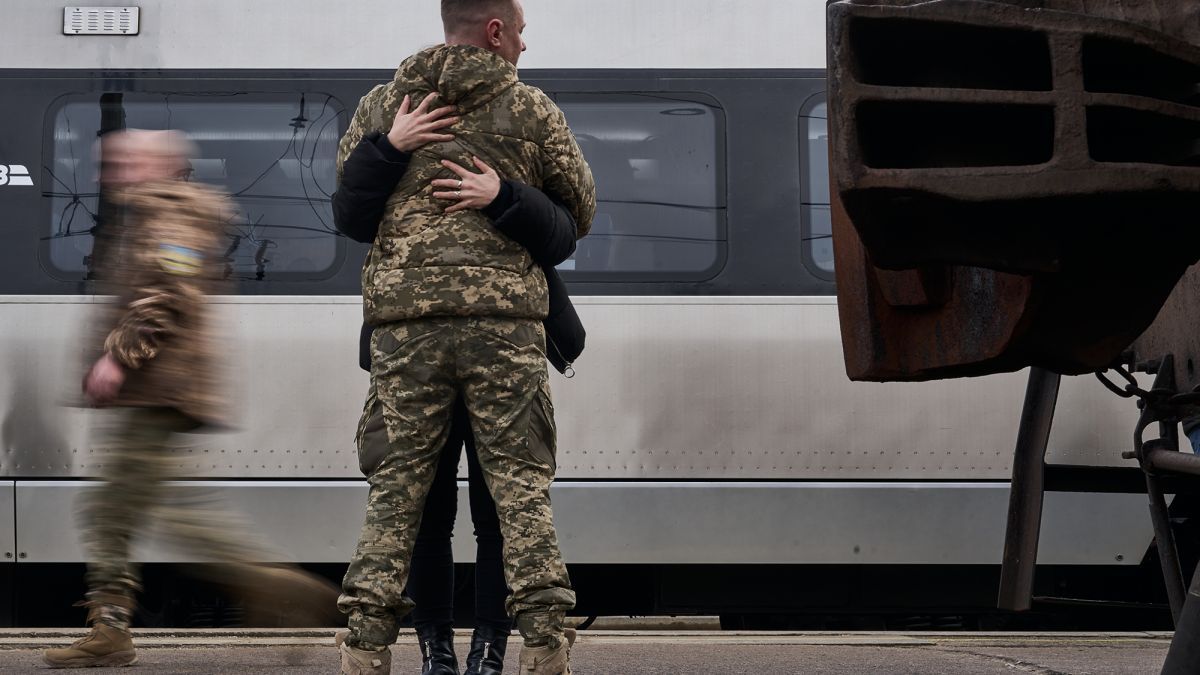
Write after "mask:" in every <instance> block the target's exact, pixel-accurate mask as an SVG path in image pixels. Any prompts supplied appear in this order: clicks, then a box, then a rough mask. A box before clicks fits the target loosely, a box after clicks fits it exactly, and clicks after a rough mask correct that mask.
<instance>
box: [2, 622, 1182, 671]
mask: <svg viewBox="0 0 1200 675" xmlns="http://www.w3.org/2000/svg"><path fill="white" fill-rule="evenodd" d="M82 634H83V631H81V630H46V629H35V630H15V629H5V630H0V673H28V672H31V671H36V670H45V667H44V666H43V665H42V663H41V658H40V650H41V649H43V648H45V647H48V646H57V645H63V644H69V643H70V642H71V641H73V640H74V639H76V638H78V637H79V636H80V635H82ZM1170 638H1171V636H1170V634H1169V633H826V632H779V633H775V632H762V633H759V632H755V633H749V632H720V631H696V630H691V631H619V630H589V631H585V632H583V633H581V634H580V639H579V642H578V643H576V646H575V650H574V652H573V658H572V661H573V667H574V670H575V672H576V673H577V674H578V675H681V674H684V673H720V674H736V673H747V674H749V673H813V674H821V675H824V674H833V673H871V674H873V675H883V674H887V675H916V674H921V675H926V674H929V675H941V674H945V675H951V674H953V675H985V674H992V673H996V674H999V673H1006V674H1010V675H1011V674H1012V673H1039V674H1042V675H1060V674H1063V675H1065V674H1069V675H1076V674H1079V675H1083V674H1085V673H1086V674H1089V675H1110V674H1111V675H1127V674H1141V673H1146V674H1152V673H1158V672H1159V669H1160V668H1161V666H1162V661H1163V659H1164V658H1165V657H1166V651H1167V647H1168V646H1169V644H1170ZM135 640H136V642H137V644H138V647H139V658H140V661H139V665H138V666H137V668H136V670H135V671H121V672H135V673H239V674H246V673H281V674H282V673H287V674H297V675H298V674H301V673H305V674H306V673H335V672H337V663H338V657H337V653H336V651H335V650H334V648H333V631H332V630H327V629H321V630H299V631H298V630H278V631H272V630H249V631H231V630H202V631H196V630H189V631H173V630H138V631H136V634H135ZM514 642H515V641H514ZM458 651H459V654H460V657H461V656H462V655H465V652H466V639H465V635H464V637H463V639H462V640H460V644H459V650H458ZM505 671H506V672H513V673H515V672H516V649H515V648H514V650H513V651H512V653H510V654H509V659H508V664H507V667H506V669H505ZM88 672H97V671H94V670H89V671H88ZM392 672H394V673H413V674H414V675H415V674H416V673H419V672H420V653H419V652H418V650H417V647H416V644H415V642H414V638H413V636H412V634H411V633H407V634H402V635H401V637H400V642H399V644H398V645H397V646H396V647H394V648H393V662H392Z"/></svg>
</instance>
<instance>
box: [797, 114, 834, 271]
mask: <svg viewBox="0 0 1200 675" xmlns="http://www.w3.org/2000/svg"><path fill="white" fill-rule="evenodd" d="M827 116H828V115H827V113H826V106H825V101H824V97H822V99H821V101H820V102H819V103H817V104H816V105H813V106H812V107H810V108H809V110H808V112H807V113H805V117H804V118H802V119H801V120H800V123H801V126H802V129H801V131H803V132H806V134H805V136H806V137H807V139H808V147H806V148H805V149H804V153H805V155H804V156H805V158H806V161H805V167H804V177H805V178H804V181H805V184H804V190H803V193H802V194H803V195H804V211H803V218H804V223H803V227H804V257H805V259H806V261H807V262H808V264H810V265H812V266H813V267H815V268H816V269H817V270H820V271H822V272H832V271H833V230H832V228H831V224H830V219H829V125H828V123H827V121H826V118H827Z"/></svg>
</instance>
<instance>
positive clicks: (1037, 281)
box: [828, 0, 1200, 384]
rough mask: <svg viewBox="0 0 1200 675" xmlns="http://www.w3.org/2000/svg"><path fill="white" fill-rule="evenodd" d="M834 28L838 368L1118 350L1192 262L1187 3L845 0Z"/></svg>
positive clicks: (871, 371) (1005, 364) (1103, 361)
mask: <svg viewBox="0 0 1200 675" xmlns="http://www.w3.org/2000/svg"><path fill="white" fill-rule="evenodd" d="M828 28H829V108H830V144H831V153H830V156H831V158H832V161H831V178H832V185H833V190H832V192H833V194H832V195H831V201H832V203H833V218H834V220H833V234H834V244H835V254H836V267H837V283H838V302H839V308H840V313H841V321H842V335H843V344H844V348H845V354H846V365H847V370H848V373H849V375H850V377H851V378H852V379H856V380H925V379H935V378H943V377H959V376H971V375H983V374H988V373H995V372H1002V371H1012V370H1017V369H1020V368H1023V367H1025V366H1030V365H1033V366H1041V367H1045V368H1047V369H1049V370H1052V371H1054V372H1057V373H1063V374H1079V373H1085V372H1090V371H1094V370H1097V369H1102V368H1104V367H1106V366H1108V365H1109V364H1111V363H1113V362H1114V361H1115V360H1117V359H1118V357H1119V356H1120V355H1121V354H1122V353H1123V352H1124V351H1125V350H1126V349H1127V348H1128V347H1129V346H1130V343H1131V342H1133V340H1134V339H1135V338H1137V337H1138V336H1139V335H1141V334H1142V333H1143V332H1144V331H1145V330H1146V329H1147V327H1148V326H1150V325H1151V323H1152V322H1153V321H1154V319H1155V317H1156V315H1157V314H1158V312H1159V309H1160V307H1161V306H1162V305H1163V303H1164V302H1165V301H1166V300H1167V298H1168V296H1169V295H1170V294H1171V291H1172V289H1173V288H1174V287H1175V285H1176V282H1177V281H1178V280H1179V279H1180V277H1181V275H1183V274H1184V272H1185V270H1187V268H1188V267H1189V266H1190V265H1192V264H1193V263H1195V262H1196V261H1197V258H1198V257H1200V222H1197V221H1198V220H1200V2H1197V1H1196V0H932V1H931V0H836V1H832V2H829V4H828ZM1177 304H1182V303H1177ZM1195 316H1196V317H1197V318H1198V319H1200V313H1196V315H1195ZM1192 325H1193V326H1196V325H1200V324H1196V323H1193V324H1192ZM1160 342H1161V340H1160ZM1186 361H1187V360H1186V359H1181V360H1180V361H1179V368H1180V369H1181V374H1183V373H1182V369H1183V368H1184V364H1185V362H1186ZM1198 362H1200V361H1198ZM1181 379H1182V378H1181ZM1191 379H1194V378H1189V381H1191ZM1193 384H1194V382H1193Z"/></svg>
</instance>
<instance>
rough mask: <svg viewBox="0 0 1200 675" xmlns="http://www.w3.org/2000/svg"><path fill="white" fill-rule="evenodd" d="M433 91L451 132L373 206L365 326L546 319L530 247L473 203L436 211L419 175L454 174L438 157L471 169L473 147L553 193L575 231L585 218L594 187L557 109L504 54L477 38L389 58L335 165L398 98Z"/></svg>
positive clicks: (385, 126)
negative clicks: (451, 118)
mask: <svg viewBox="0 0 1200 675" xmlns="http://www.w3.org/2000/svg"><path fill="white" fill-rule="evenodd" d="M431 92H437V94H438V98H437V99H436V100H435V107H436V106H441V105H447V104H452V105H455V106H457V107H458V115H459V116H460V117H461V121H460V122H459V123H458V124H456V125H455V126H454V127H453V130H452V133H453V134H454V135H455V139H454V140H453V141H451V142H448V143H435V144H431V145H427V146H425V147H422V148H420V149H418V150H417V151H416V152H414V153H413V157H412V161H411V162H410V163H409V167H408V171H407V172H406V173H405V175H404V178H403V179H401V181H400V183H399V184H398V185H397V186H396V189H395V191H394V192H393V193H392V196H391V197H390V198H389V199H388V202H387V207H386V208H385V209H384V214H383V220H382V222H381V223H380V227H379V234H378V235H377V236H376V239H375V242H374V245H373V246H372V247H371V252H370V254H369V256H368V258H367V262H366V264H365V265H364V267H363V275H362V282H363V313H364V315H365V317H366V320H367V322H368V323H371V324H374V325H378V324H381V323H387V322H390V321H400V320H405V319H415V318H422V317H431V316H497V317H514V318H529V319H542V318H544V317H545V316H546V311H547V305H548V292H547V289H546V278H545V275H544V274H543V272H542V270H541V268H540V267H539V266H538V265H537V263H536V262H534V260H533V258H532V257H531V256H530V254H529V252H528V251H527V250H526V249H525V248H524V247H523V246H521V245H520V244H518V243H517V242H515V241H513V240H512V239H510V238H508V237H507V236H505V235H504V234H503V233H501V232H499V231H498V230H497V229H496V228H494V227H492V225H491V223H490V222H489V220H488V218H487V217H486V216H485V215H483V214H482V213H481V212H479V211H476V210H466V211H459V212H457V213H453V214H449V215H447V214H445V213H444V209H445V207H446V206H448V205H449V203H447V202H444V201H440V200H436V199H434V198H433V197H432V192H433V189H431V188H430V185H429V183H430V181H432V180H433V179H435V178H455V177H456V176H455V175H454V174H453V173H452V172H450V171H449V170H447V169H446V168H444V167H443V166H442V165H441V164H440V162H441V160H442V159H449V160H451V161H454V162H456V163H457V164H459V165H460V166H464V167H470V168H472V170H474V165H473V164H472V162H471V157H472V156H477V157H479V158H480V159H482V160H483V161H484V162H486V163H487V164H488V165H489V166H491V167H492V168H494V169H495V170H496V171H497V172H498V173H499V174H500V176H501V178H507V179H511V180H515V181H519V182H522V183H525V184H527V185H532V186H533V187H536V188H539V189H541V190H543V191H544V192H548V193H552V194H554V195H555V196H556V197H558V198H559V199H560V200H561V201H562V203H563V204H564V205H565V206H566V207H567V209H569V210H570V211H571V213H572V215H573V216H574V217H575V221H576V226H577V228H578V236H580V237H582V236H583V235H584V234H586V233H587V231H588V228H590V227H591V222H592V217H593V215H594V214H595V210H596V190H595V184H594V182H593V180H592V172H591V169H589V168H588V165H587V162H586V161H584V158H583V154H582V153H581V152H580V150H579V146H578V144H577V143H576V142H575V137H574V136H572V135H571V131H570V129H569V128H568V127H567V122H566V118H565V117H564V116H563V113H562V111H561V110H559V109H558V107H557V106H556V105H554V103H553V102H552V101H551V100H550V98H549V97H548V96H546V95H545V94H544V93H542V92H541V91H540V90H539V89H537V88H535V87H531V86H528V85H526V84H523V83H521V82H519V81H518V80H517V70H516V67H515V66H513V65H512V64H510V63H508V62H507V61H505V60H504V59H503V58H501V57H499V56H497V55H495V54H493V53H491V52H489V51H487V50H484V49H479V48H477V47H469V46H446V45H442V46H438V47H433V48H431V49H427V50H425V51H422V52H420V53H418V54H416V55H414V56H412V57H410V58H409V59H408V60H406V61H405V62H404V63H402V64H401V65H400V69H399V70H398V71H397V72H396V77H395V79H394V80H393V81H391V82H389V83H387V84H382V85H379V86H377V87H375V88H374V89H372V90H371V91H370V93H368V94H367V95H366V96H364V97H363V99H362V101H361V102H360V103H359V104H358V111H357V112H356V113H355V114H354V119H353V120H352V121H351V123H350V129H349V130H348V131H347V132H346V135H345V136H344V137H343V138H342V141H341V145H340V147H339V150H338V177H339V180H340V178H341V171H342V165H343V164H344V162H345V161H346V158H347V157H348V156H349V155H350V153H351V152H352V151H353V150H354V148H355V147H356V146H357V145H358V142H359V141H360V140H361V139H362V138H363V136H365V135H366V134H369V133H371V132H373V131H379V132H382V133H387V131H388V130H389V129H390V128H391V126H392V119H393V118H394V117H395V116H396V111H397V110H398V109H399V107H400V102H401V101H402V100H403V99H404V96H405V95H409V96H411V97H412V101H413V105H414V106H415V105H416V104H417V103H419V102H420V101H421V100H423V99H424V98H425V96H427V95H428V94H429V93H431Z"/></svg>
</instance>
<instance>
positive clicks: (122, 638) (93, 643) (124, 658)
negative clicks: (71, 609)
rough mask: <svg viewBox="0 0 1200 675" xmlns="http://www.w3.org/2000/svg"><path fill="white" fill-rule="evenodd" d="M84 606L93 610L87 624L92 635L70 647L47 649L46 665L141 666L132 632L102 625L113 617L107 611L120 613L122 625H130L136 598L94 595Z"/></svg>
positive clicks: (45, 654) (80, 666)
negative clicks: (128, 622)
mask: <svg viewBox="0 0 1200 675" xmlns="http://www.w3.org/2000/svg"><path fill="white" fill-rule="evenodd" d="M80 604H82V605H84V606H86V607H88V608H89V610H88V618H87V620H88V623H90V624H91V625H92V632H90V633H88V634H87V635H85V636H84V637H83V638H81V639H79V640H76V641H75V643H74V644H72V645H71V646H70V647H65V648H62V649H47V650H46V651H45V652H43V653H42V661H44V662H45V663H46V665H48V666H50V667H51V668H92V667H96V666H106V667H113V666H131V665H133V664H135V663H137V652H135V651H134V650H133V636H132V635H130V634H129V629H128V628H117V627H116V626H110V625H108V624H106V623H101V622H100V620H101V618H103V617H105V616H106V615H108V614H110V613H111V612H110V611H106V610H116V614H118V615H120V616H122V617H124V619H122V622H124V621H127V620H128V616H129V615H130V614H132V613H133V604H134V603H133V598H130V597H129V596H126V595H121V594H118V593H105V592H92V593H89V594H88V599H87V600H86V601H85V602H83V603H80Z"/></svg>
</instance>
